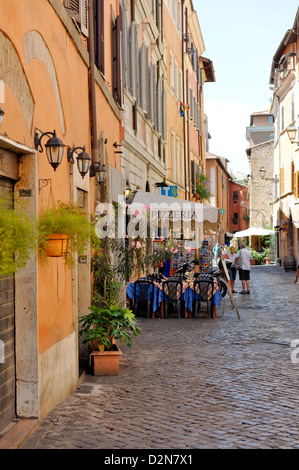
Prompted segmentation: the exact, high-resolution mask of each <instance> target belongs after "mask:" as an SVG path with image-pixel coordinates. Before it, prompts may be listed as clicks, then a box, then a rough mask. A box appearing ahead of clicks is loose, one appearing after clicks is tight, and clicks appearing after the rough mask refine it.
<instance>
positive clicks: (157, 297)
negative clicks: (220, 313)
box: [127, 282, 222, 312]
mask: <svg viewBox="0 0 299 470" xmlns="http://www.w3.org/2000/svg"><path fill="white" fill-rule="evenodd" d="M136 294H137V296H138V288H137V289H136ZM195 295H196V298H197V299H198V298H199V296H198V294H195ZM127 296H128V297H129V298H130V299H131V300H133V299H134V283H133V282H131V283H130V284H129V285H128V287H127ZM193 299H194V292H193V289H192V288H191V287H187V288H186V289H185V290H184V292H183V300H184V304H185V307H186V308H187V309H188V310H190V311H191V312H192V311H193ZM162 301H163V292H162V289H160V288H159V287H158V286H157V285H155V286H154V301H153V311H154V312H156V311H157V310H158V308H159V307H160V305H161V303H162ZM221 301H222V297H221V293H220V290H219V289H218V290H216V292H214V295H213V303H214V304H215V305H216V306H217V307H220V306H221Z"/></svg>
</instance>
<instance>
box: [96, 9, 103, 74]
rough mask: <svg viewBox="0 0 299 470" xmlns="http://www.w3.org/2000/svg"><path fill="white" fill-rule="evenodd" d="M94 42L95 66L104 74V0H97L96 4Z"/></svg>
mask: <svg viewBox="0 0 299 470" xmlns="http://www.w3.org/2000/svg"><path fill="white" fill-rule="evenodd" d="M95 41H96V44H95V49H96V58H95V62H96V66H97V68H98V69H99V70H100V71H101V72H102V74H104V73H105V66H104V62H105V61H104V58H105V54H104V0H97V3H96V24H95Z"/></svg>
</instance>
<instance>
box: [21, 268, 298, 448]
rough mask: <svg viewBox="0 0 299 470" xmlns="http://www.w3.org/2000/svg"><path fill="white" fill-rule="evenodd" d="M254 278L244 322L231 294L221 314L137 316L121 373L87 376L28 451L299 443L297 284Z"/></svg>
mask: <svg viewBox="0 0 299 470" xmlns="http://www.w3.org/2000/svg"><path fill="white" fill-rule="evenodd" d="M251 276H252V282H251V294H250V295H239V294H235V299H236V302H237V306H238V310H239V313H240V317H241V319H240V320H238V319H237V315H236V312H235V310H233V309H232V305H231V302H230V299H229V297H228V296H227V297H226V298H225V303H224V308H223V307H221V308H218V316H217V318H216V319H214V320H212V319H206V318H199V319H197V320H193V319H180V320H178V319H177V318H169V319H167V320H162V319H159V318H157V319H155V320H146V319H143V318H141V319H138V322H139V324H140V326H141V328H142V331H143V333H142V335H141V336H140V337H138V338H137V339H136V340H135V342H134V344H133V347H132V349H131V350H129V349H128V348H123V353H124V354H123V356H122V358H121V363H120V374H119V376H118V377H101V378H100V377H94V376H92V375H89V374H87V375H86V376H85V379H84V382H83V383H82V384H81V386H80V388H79V389H78V390H77V391H76V393H74V394H72V395H71V396H69V397H68V398H67V399H66V400H65V401H64V402H63V403H61V404H60V405H59V406H57V407H56V408H55V409H54V410H53V411H52V412H51V413H50V414H49V415H48V416H47V417H46V418H45V419H44V420H43V421H42V422H41V424H40V426H39V427H38V429H37V430H36V431H35V433H34V434H32V435H31V436H30V437H29V438H28V439H27V440H26V441H25V443H24V444H23V446H22V448H23V449H81V448H83V449H95V448H97V449H203V448H213V449H221V448H234V449H236V448H243V449H254V448H256V449H257V448H259V449H267V448H275V449H278V448H280V449H288V448H299V426H298V422H299V393H298V383H299V363H298V364H296V363H292V361H291V353H292V352H293V353H294V348H291V347H290V343H291V341H292V340H294V339H298V338H299V308H298V300H299V285H295V284H294V283H293V280H294V277H295V273H294V272H287V273H286V272H285V271H284V270H283V268H280V267H276V266H254V267H252V275H251ZM236 285H237V288H238V290H241V289H240V281H237V282H236ZM298 356H299V355H298ZM84 392H85V393H84ZM86 392H89V393H86Z"/></svg>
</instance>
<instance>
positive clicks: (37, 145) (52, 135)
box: [34, 131, 56, 153]
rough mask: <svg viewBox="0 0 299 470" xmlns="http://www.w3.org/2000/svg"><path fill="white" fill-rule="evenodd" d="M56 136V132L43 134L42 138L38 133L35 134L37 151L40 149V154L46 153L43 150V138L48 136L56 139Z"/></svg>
mask: <svg viewBox="0 0 299 470" xmlns="http://www.w3.org/2000/svg"><path fill="white" fill-rule="evenodd" d="M55 134H56V132H55V131H54V132H44V133H43V134H41V135H40V136H39V135H38V132H36V133H35V134H34V145H35V150H38V148H40V149H39V152H40V153H42V152H43V151H44V149H43V146H42V142H41V141H42V138H43V137H44V136H45V135H47V136H48V137H54V135H55Z"/></svg>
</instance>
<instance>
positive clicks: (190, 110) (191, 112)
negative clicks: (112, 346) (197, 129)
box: [189, 88, 193, 120]
mask: <svg viewBox="0 0 299 470" xmlns="http://www.w3.org/2000/svg"><path fill="white" fill-rule="evenodd" d="M189 117H190V119H191V120H193V92H192V89H191V88H189Z"/></svg>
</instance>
